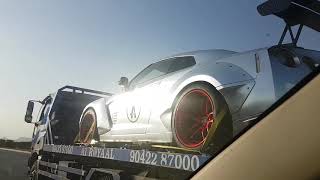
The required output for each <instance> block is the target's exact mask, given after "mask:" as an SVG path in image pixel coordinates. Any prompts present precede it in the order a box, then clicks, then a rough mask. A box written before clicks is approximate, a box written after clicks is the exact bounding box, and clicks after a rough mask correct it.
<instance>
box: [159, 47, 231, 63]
mask: <svg viewBox="0 0 320 180" xmlns="http://www.w3.org/2000/svg"><path fill="white" fill-rule="evenodd" d="M236 53H237V52H235V51H230V50H224V49H208V50H197V51H190V52H184V53H179V54H175V55H173V56H170V57H167V58H164V59H168V58H173V57H181V56H194V57H195V59H196V61H201V60H202V59H207V58H201V57H210V59H211V60H217V59H221V58H225V57H229V56H231V55H234V54H236Z"/></svg>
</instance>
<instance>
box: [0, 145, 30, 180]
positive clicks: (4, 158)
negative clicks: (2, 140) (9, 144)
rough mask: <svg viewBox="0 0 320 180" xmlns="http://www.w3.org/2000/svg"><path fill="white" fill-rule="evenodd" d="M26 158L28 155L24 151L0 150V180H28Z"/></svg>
mask: <svg viewBox="0 0 320 180" xmlns="http://www.w3.org/2000/svg"><path fill="white" fill-rule="evenodd" d="M28 157H29V153H27V152H24V151H17V150H9V149H4V148H0V179H1V180H2V179H3V180H20V179H22V180H26V179H28V175H27V172H28V168H27V161H28Z"/></svg>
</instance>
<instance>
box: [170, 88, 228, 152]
mask: <svg viewBox="0 0 320 180" xmlns="http://www.w3.org/2000/svg"><path fill="white" fill-rule="evenodd" d="M217 117H218V118H217ZM216 118H217V119H216ZM171 122H172V124H171V127H172V133H173V142H174V144H175V145H176V146H178V147H181V148H184V149H189V150H195V151H202V152H203V151H208V152H209V153H210V154H214V153H215V152H216V151H218V150H219V149H220V148H221V147H222V146H224V145H225V144H226V143H227V142H228V141H230V140H231V139H232V137H233V127H232V118H231V115H230V112H229V109H228V106H227V104H226V102H225V100H224V98H223V96H222V95H221V94H220V93H219V92H218V91H217V90H216V89H215V88H214V87H212V86H211V85H208V84H204V83H195V84H191V85H189V86H187V87H186V88H184V89H183V90H182V91H181V93H179V95H178V98H177V99H176V101H175V103H174V111H173V114H172V121H171ZM209 132H210V134H209ZM208 135H209V136H210V138H208ZM204 145H205V146H204Z"/></svg>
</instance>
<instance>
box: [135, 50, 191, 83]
mask: <svg viewBox="0 0 320 180" xmlns="http://www.w3.org/2000/svg"><path fill="white" fill-rule="evenodd" d="M195 64H196V62H195V59H194V57H191V56H186V57H174V58H170V59H166V60H162V61H159V62H156V63H154V64H151V65H149V66H148V67H147V68H145V69H144V70H143V71H141V72H140V73H139V74H138V75H137V76H136V77H135V78H134V79H133V80H132V81H131V82H130V89H132V88H133V87H134V86H135V85H136V84H139V83H143V82H146V81H149V80H151V79H154V78H157V77H160V76H163V75H165V74H168V73H172V72H175V71H178V70H181V69H184V68H187V67H191V66H193V65H195Z"/></svg>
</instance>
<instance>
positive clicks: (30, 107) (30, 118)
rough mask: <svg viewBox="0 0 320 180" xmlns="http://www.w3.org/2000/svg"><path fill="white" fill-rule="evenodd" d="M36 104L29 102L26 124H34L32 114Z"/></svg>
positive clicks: (25, 117) (25, 118)
mask: <svg viewBox="0 0 320 180" xmlns="http://www.w3.org/2000/svg"><path fill="white" fill-rule="evenodd" d="M33 107H34V102H32V101H29V102H28V106H27V111H26V115H25V116H24V121H25V122H26V123H31V122H32V112H33Z"/></svg>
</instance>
